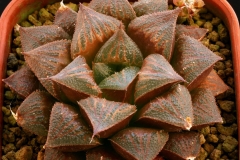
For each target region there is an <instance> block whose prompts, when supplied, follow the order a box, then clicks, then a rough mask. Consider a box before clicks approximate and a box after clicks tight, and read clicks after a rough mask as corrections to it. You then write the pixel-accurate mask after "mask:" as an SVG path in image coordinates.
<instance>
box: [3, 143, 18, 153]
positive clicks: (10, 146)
mask: <svg viewBox="0 0 240 160" xmlns="http://www.w3.org/2000/svg"><path fill="white" fill-rule="evenodd" d="M10 151H16V147H15V145H14V144H13V143H8V144H6V146H5V147H4V149H3V152H4V153H5V154H7V153H8V152H10Z"/></svg>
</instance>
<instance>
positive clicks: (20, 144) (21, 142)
mask: <svg viewBox="0 0 240 160" xmlns="http://www.w3.org/2000/svg"><path fill="white" fill-rule="evenodd" d="M26 143H27V138H26V137H22V138H21V139H20V140H19V141H17V143H16V147H17V148H18V149H19V148H21V147H22V146H23V145H25V144H26Z"/></svg>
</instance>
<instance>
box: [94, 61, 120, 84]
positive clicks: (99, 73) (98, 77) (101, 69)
mask: <svg viewBox="0 0 240 160" xmlns="http://www.w3.org/2000/svg"><path fill="white" fill-rule="evenodd" d="M115 68H116V67H115V66H114V65H107V64H105V63H93V65H92V70H93V77H94V80H95V81H96V82H97V84H99V83H100V82H101V81H102V80H104V79H105V78H107V77H109V76H111V75H112V74H114V73H115Z"/></svg>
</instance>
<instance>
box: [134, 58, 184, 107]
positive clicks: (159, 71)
mask: <svg viewBox="0 0 240 160" xmlns="http://www.w3.org/2000/svg"><path fill="white" fill-rule="evenodd" d="M180 82H184V79H183V78H182V77H181V76H179V75H178V74H177V73H176V72H175V71H174V70H173V68H172V66H171V65H170V64H169V63H168V61H167V60H166V59H165V58H164V57H163V56H162V55H160V54H151V55H149V56H148V57H146V58H145V59H144V61H143V66H142V68H141V70H140V71H139V73H138V81H137V83H136V86H135V93H134V98H135V103H136V104H139V105H143V104H145V103H147V102H149V101H150V100H151V99H154V98H155V97H156V96H159V95H160V94H161V93H163V92H165V91H166V90H168V89H169V88H170V87H171V86H172V85H173V84H175V83H180Z"/></svg>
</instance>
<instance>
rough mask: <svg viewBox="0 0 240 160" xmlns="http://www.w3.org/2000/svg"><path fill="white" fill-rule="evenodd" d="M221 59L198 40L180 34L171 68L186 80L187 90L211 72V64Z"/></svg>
mask: <svg viewBox="0 0 240 160" xmlns="http://www.w3.org/2000/svg"><path fill="white" fill-rule="evenodd" d="M218 60H221V58H220V57H219V56H217V55H216V54H214V53H213V52H212V51H210V50H209V49H208V48H207V47H205V46H204V45H203V44H202V43H201V42H199V41H198V40H196V39H194V38H192V37H189V36H181V37H180V38H179V39H178V41H177V44H176V47H175V51H174V57H173V59H172V62H171V64H172V66H173V68H174V69H175V70H176V71H177V72H178V73H179V74H180V75H181V76H182V77H183V78H184V79H185V80H186V81H187V82H186V84H187V88H188V89H189V90H192V89H194V88H195V87H196V86H198V85H199V84H200V83H201V82H202V81H203V80H204V79H205V78H206V77H207V76H208V74H209V73H210V72H211V70H212V68H213V64H214V63H216V62H217V61H218Z"/></svg>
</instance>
